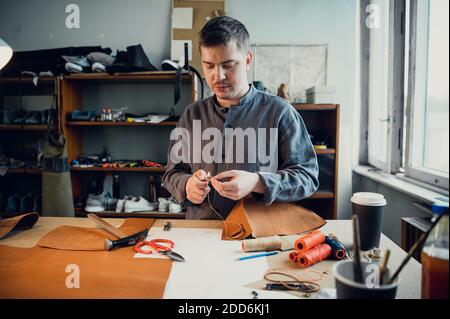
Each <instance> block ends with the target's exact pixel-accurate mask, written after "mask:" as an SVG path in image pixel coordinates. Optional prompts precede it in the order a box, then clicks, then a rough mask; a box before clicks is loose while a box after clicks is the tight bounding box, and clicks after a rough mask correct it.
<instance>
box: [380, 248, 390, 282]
mask: <svg viewBox="0 0 450 319" xmlns="http://www.w3.org/2000/svg"><path fill="white" fill-rule="evenodd" d="M390 254H391V251H390V250H389V249H387V250H386V254H385V255H384V257H383V261H382V262H381V266H380V286H382V285H384V277H385V275H386V271H387V263H388V261H389V256H390Z"/></svg>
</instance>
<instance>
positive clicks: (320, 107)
mask: <svg viewBox="0 0 450 319" xmlns="http://www.w3.org/2000/svg"><path fill="white" fill-rule="evenodd" d="M292 106H293V107H294V108H295V109H296V110H298V111H329V110H336V108H337V105H336V104H299V103H295V104H292Z"/></svg>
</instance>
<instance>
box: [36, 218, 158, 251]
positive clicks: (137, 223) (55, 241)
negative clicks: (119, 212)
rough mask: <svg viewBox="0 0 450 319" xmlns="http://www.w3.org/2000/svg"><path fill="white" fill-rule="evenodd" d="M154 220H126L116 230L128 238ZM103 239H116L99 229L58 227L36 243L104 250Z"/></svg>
mask: <svg viewBox="0 0 450 319" xmlns="http://www.w3.org/2000/svg"><path fill="white" fill-rule="evenodd" d="M154 222H155V219H143V218H127V219H126V220H125V222H124V223H123V224H122V225H121V226H120V227H119V228H118V229H120V230H121V231H122V232H123V233H124V234H125V235H127V236H129V235H132V234H135V233H137V232H139V231H142V230H144V229H148V228H150V227H151V226H152V225H153V223H154ZM105 239H111V240H116V239H117V238H116V237H114V236H113V235H111V234H109V233H108V232H106V231H105V230H103V229H100V228H95V227H93V228H87V227H73V226H59V227H57V228H55V229H54V230H52V231H50V232H49V233H48V234H47V235H45V236H44V237H42V238H41V240H40V241H39V242H38V244H37V245H38V246H39V247H45V248H53V249H62V250H80V251H82V250H86V251H89V250H105V245H104V244H105Z"/></svg>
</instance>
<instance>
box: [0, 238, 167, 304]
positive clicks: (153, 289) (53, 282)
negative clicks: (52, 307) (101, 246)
mask: <svg viewBox="0 0 450 319" xmlns="http://www.w3.org/2000/svg"><path fill="white" fill-rule="evenodd" d="M133 256H134V251H133V248H132V247H126V248H120V249H116V250H113V251H68V250H56V249H48V248H41V247H37V246H36V247H33V248H17V247H8V246H3V245H0V299H6V298H15V299H16V298H30V299H34V298H51V299H56V298H77V299H80V298H100V299H106V298H108V299H109V298H139V299H141V298H144V299H146V298H162V297H163V294H164V289H165V285H166V282H167V280H168V278H169V275H170V270H171V268H172V261H171V260H169V259H159V258H151V259H150V258H133ZM68 265H77V266H78V267H79V278H80V281H79V283H80V288H67V286H66V280H67V278H68V277H69V276H73V275H74V273H73V272H72V271H70V270H69V272H66V271H67V270H66V269H67V266H68ZM69 278H70V277H69Z"/></svg>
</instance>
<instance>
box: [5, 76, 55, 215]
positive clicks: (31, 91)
mask: <svg viewBox="0 0 450 319" xmlns="http://www.w3.org/2000/svg"><path fill="white" fill-rule="evenodd" d="M0 83H1V85H2V89H3V90H2V93H3V94H2V96H0V98H1V107H0V109H18V108H20V107H21V106H22V107H23V108H24V109H25V110H27V111H35V110H36V109H35V108H34V107H33V106H32V105H31V104H30V103H28V104H27V103H23V105H22V103H20V100H19V103H17V100H16V98H17V99H20V98H21V96H22V99H23V100H25V99H24V97H26V98H27V99H28V102H30V96H35V97H39V98H41V97H43V96H49V97H52V96H53V94H55V93H57V86H58V78H57V77H41V78H39V80H38V81H37V83H36V82H35V81H34V80H33V78H31V77H8V78H0ZM5 100H9V101H5ZM11 101H14V103H13V104H12V106H11V104H10V102H11ZM50 101H51V98H50ZM38 105H39V106H40V107H42V104H38ZM50 106H51V105H50V104H49V105H48V107H47V108H50ZM46 131H47V125H46V124H44V125H41V124H39V125H33V124H3V123H0V144H1V147H3V152H4V153H5V154H4V155H5V156H7V157H14V158H15V159H18V160H25V158H24V157H26V155H27V154H26V153H25V152H24V151H25V149H24V145H25V142H26V143H27V144H30V143H31V142H33V141H34V140H35V139H36V143H37V139H38V138H41V137H43V136H44V133H45V132H46ZM41 176H42V169H41V168H11V169H8V170H7V172H6V174H5V175H4V176H0V192H1V193H2V194H3V196H5V197H6V198H5V201H7V197H8V196H10V195H13V194H14V193H19V194H20V195H25V194H26V193H29V192H30V193H32V194H33V195H34V196H38V195H39V194H40V193H41V185H42V179H41ZM2 209H4V207H3V208H0V210H2ZM19 214H21V213H20V212H8V213H7V212H5V211H3V210H2V211H0V217H13V216H16V215H19Z"/></svg>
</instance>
